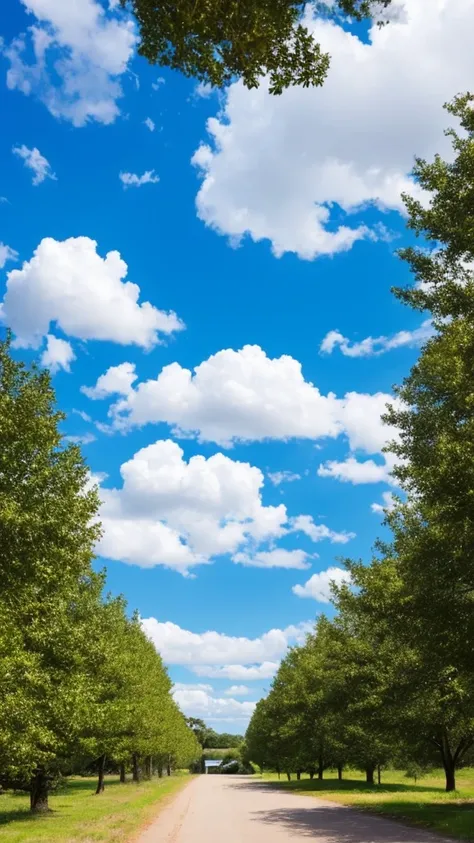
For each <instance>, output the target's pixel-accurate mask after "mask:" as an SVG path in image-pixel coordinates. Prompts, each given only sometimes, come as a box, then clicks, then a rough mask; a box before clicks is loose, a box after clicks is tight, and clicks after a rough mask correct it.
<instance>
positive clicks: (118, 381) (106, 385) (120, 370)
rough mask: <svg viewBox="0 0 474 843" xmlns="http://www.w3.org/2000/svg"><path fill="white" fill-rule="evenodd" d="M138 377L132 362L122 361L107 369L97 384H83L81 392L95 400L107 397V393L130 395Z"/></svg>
mask: <svg viewBox="0 0 474 843" xmlns="http://www.w3.org/2000/svg"><path fill="white" fill-rule="evenodd" d="M137 377H138V375H137V374H136V372H135V366H134V365H133V364H132V363H120V364H119V365H118V366H111V367H110V369H107V371H106V372H104V374H103V375H101V376H100V377H99V378H98V380H97V383H96V385H95V386H81V392H83V393H84V395H87V397H88V398H92V399H93V400H96V399H98V398H106V397H107V395H128V393H129V392H130V391H131V389H132V384H133V382H134V381H136V379H137Z"/></svg>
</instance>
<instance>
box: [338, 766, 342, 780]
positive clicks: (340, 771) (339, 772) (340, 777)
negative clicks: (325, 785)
mask: <svg viewBox="0 0 474 843" xmlns="http://www.w3.org/2000/svg"><path fill="white" fill-rule="evenodd" d="M342 770H343V766H342V764H338V765H337V780H338V781H339V782H342Z"/></svg>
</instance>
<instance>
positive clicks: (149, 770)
mask: <svg viewBox="0 0 474 843" xmlns="http://www.w3.org/2000/svg"><path fill="white" fill-rule="evenodd" d="M152 767H153V764H152V757H151V755H147V757H146V758H145V773H144V777H145V779H147V780H148V781H149V780H150V779H151V777H152Z"/></svg>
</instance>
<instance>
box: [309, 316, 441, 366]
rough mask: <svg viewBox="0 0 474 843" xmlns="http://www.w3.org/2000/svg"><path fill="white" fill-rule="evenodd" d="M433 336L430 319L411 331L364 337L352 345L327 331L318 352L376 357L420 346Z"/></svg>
mask: <svg viewBox="0 0 474 843" xmlns="http://www.w3.org/2000/svg"><path fill="white" fill-rule="evenodd" d="M433 334H434V328H433V323H432V321H431V319H426V320H425V321H424V322H422V324H421V325H420V327H419V328H415V330H413V331H398V332H397V333H396V334H392V336H390V337H383V336H382V337H366V338H365V339H363V340H360V342H352V343H351V341H350V340H349V339H348V338H347V337H345V336H343V335H342V334H341V333H340V332H339V331H329V333H328V334H326V336H325V337H324V339H323V341H322V343H321V346H320V351H321V353H322V354H332V352H333V351H334V349H335V348H339V349H340V350H341V352H342V354H343V355H344V356H345V357H376V356H379V355H380V354H385V353H386V352H387V351H392V350H393V349H395V348H402V347H403V346H408V347H411V346H417V345H421V344H422V343H424V342H426V340H428V339H429V338H430V337H432V336H433Z"/></svg>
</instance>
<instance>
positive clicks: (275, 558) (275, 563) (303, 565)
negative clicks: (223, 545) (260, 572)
mask: <svg viewBox="0 0 474 843" xmlns="http://www.w3.org/2000/svg"><path fill="white" fill-rule="evenodd" d="M232 558H233V561H234V562H236V563H237V564H240V565H245V566H246V567H247V568H297V569H299V570H301V571H304V570H307V569H308V568H310V567H311V563H310V562H308V561H307V560H308V559H309V558H310V555H309V553H305V552H304V550H284V549H283V548H281V547H277V548H274V549H273V550H261V551H259V552H258V553H250V554H249V553H236V554H235V556H233V557H232Z"/></svg>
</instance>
